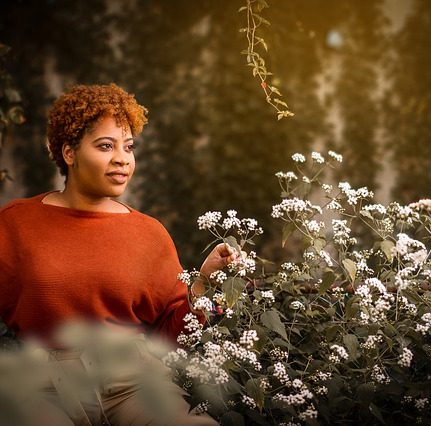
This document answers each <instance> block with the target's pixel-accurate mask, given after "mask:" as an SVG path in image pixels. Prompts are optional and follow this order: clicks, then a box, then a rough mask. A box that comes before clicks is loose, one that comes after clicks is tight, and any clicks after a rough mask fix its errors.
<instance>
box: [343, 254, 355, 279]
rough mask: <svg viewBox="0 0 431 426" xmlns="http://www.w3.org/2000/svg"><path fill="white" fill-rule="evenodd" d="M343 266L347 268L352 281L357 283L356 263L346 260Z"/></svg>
mask: <svg viewBox="0 0 431 426" xmlns="http://www.w3.org/2000/svg"><path fill="white" fill-rule="evenodd" d="M343 266H344V267H345V268H346V270H347V272H348V273H349V276H350V279H351V280H352V282H353V281H355V277H356V263H355V262H353V260H351V259H344V260H343Z"/></svg>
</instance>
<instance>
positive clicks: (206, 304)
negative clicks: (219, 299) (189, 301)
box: [193, 296, 213, 312]
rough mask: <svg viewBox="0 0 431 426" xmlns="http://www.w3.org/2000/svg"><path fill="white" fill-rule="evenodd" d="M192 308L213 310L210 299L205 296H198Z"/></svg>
mask: <svg viewBox="0 0 431 426" xmlns="http://www.w3.org/2000/svg"><path fill="white" fill-rule="evenodd" d="M193 308H194V309H197V310H201V311H207V312H211V311H212V310H213V304H212V302H211V300H210V299H208V297H206V296H202V297H199V299H197V300H196V302H195V303H194V305H193Z"/></svg>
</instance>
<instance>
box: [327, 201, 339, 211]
mask: <svg viewBox="0 0 431 426" xmlns="http://www.w3.org/2000/svg"><path fill="white" fill-rule="evenodd" d="M326 209H327V210H333V211H342V210H343V206H342V205H341V204H340V203H339V202H338V201H337V200H332V201H331V202H330V203H329V204H328V205H327V206H326Z"/></svg>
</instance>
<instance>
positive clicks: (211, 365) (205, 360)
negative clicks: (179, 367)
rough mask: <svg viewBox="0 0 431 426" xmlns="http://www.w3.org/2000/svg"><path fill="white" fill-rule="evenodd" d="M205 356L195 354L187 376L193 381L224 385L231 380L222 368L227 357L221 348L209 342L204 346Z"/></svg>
mask: <svg viewBox="0 0 431 426" xmlns="http://www.w3.org/2000/svg"><path fill="white" fill-rule="evenodd" d="M203 348H204V354H203V356H202V357H201V356H199V354H195V355H194V356H193V357H192V358H191V359H190V362H189V364H188V365H187V367H186V374H187V376H188V377H189V378H191V379H197V380H199V381H200V382H201V383H210V382H214V383H216V384H223V383H226V382H227V381H228V380H229V374H228V373H227V372H226V371H225V370H224V369H223V368H222V365H223V364H224V363H225V362H226V361H227V357H226V355H225V354H224V352H223V351H222V350H221V346H220V345H217V344H215V343H212V342H207V343H205V344H204V346H203Z"/></svg>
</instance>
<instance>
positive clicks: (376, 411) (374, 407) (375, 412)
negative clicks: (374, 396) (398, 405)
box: [369, 402, 386, 425]
mask: <svg viewBox="0 0 431 426" xmlns="http://www.w3.org/2000/svg"><path fill="white" fill-rule="evenodd" d="M369 409H370V413H371V414H372V415H373V416H374V417H375V418H376V419H377V420H379V422H380V423H381V424H382V425H385V424H386V423H385V421H384V420H383V416H382V413H381V412H380V410H379V407H377V405H375V404H373V403H372V402H370V406H369Z"/></svg>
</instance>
